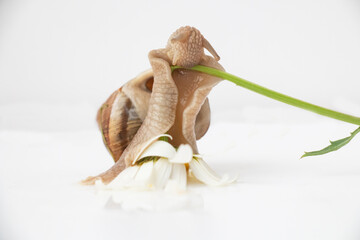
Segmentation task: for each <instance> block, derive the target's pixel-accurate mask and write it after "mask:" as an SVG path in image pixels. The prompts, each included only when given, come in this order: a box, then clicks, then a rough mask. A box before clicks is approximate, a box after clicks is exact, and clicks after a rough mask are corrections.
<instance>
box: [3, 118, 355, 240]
mask: <svg viewBox="0 0 360 240" xmlns="http://www.w3.org/2000/svg"><path fill="white" fill-rule="evenodd" d="M353 128H354V127H353V126H348V125H342V124H338V123H336V122H335V123H334V122H333V121H331V120H330V121H325V120H323V121H319V122H317V123H313V124H310V123H308V124H293V125H291V124H287V125H286V124H231V123H223V124H220V123H219V124H214V125H213V126H212V128H211V130H210V132H209V134H208V135H207V136H206V137H205V139H203V140H202V141H201V142H200V143H199V144H200V145H199V148H200V149H201V152H202V153H204V154H205V159H206V160H207V162H208V163H209V164H210V165H211V166H212V167H213V168H214V169H215V170H216V171H217V172H219V173H230V174H239V179H240V181H239V183H237V184H234V185H231V186H228V187H221V188H210V187H201V186H195V187H192V188H191V189H190V190H191V191H192V192H193V193H196V194H201V195H202V201H203V207H200V208H196V209H193V208H191V209H189V210H182V211H164V212H127V211H122V210H120V209H116V208H115V209H111V208H110V209H107V208H105V207H104V200H103V199H102V198H99V197H98V196H97V195H96V194H95V191H94V188H92V187H84V186H80V185H78V184H77V183H78V181H79V180H81V179H83V178H85V177H87V176H88V175H93V174H96V173H99V171H102V170H105V169H107V168H108V167H110V166H111V164H112V163H111V159H110V156H109V155H108V153H107V152H106V150H105V148H104V147H103V145H102V143H101V137H100V134H99V133H98V132H97V131H96V130H87V131H78V132H30V131H15V130H11V131H10V130H3V131H1V132H0V143H1V144H0V159H1V168H0V195H1V204H0V208H1V209H0V210H1V215H0V216H1V224H0V226H1V231H0V233H1V237H0V238H1V239H119V238H126V239H145V238H147V239H170V238H171V239H184V238H186V239H198V238H199V237H200V238H204V239H234V238H236V239H314V240H315V239H334V240H335V239H336V240H338V239H354V240H355V239H359V238H360V230H359V224H360V205H359V202H360V188H359V183H360V163H359V159H360V151H359V148H358V146H359V144H360V141H359V138H356V139H354V141H353V142H352V143H350V144H349V145H348V146H347V147H345V148H344V149H342V150H341V151H339V152H336V153H333V154H330V155H327V156H323V157H317V158H308V159H303V160H299V156H300V155H301V154H302V151H303V150H315V149H317V148H320V147H323V146H325V145H326V144H327V138H329V137H331V138H333V139H336V138H340V137H343V136H344V135H345V136H346V135H347V133H348V132H350V131H351V130H353Z"/></svg>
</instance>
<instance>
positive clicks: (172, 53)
mask: <svg viewBox="0 0 360 240" xmlns="http://www.w3.org/2000/svg"><path fill="white" fill-rule="evenodd" d="M204 48H205V49H206V50H208V51H209V52H210V53H211V54H212V55H213V57H214V58H215V60H216V61H219V60H220V57H219V55H218V54H217V53H216V51H215V50H214V48H213V47H212V46H211V45H210V43H209V42H208V41H207V40H206V39H205V38H204V37H203V35H202V34H201V33H200V31H199V30H197V29H196V28H194V27H189V26H186V27H181V28H179V29H178V30H176V31H175V32H174V33H173V34H172V35H171V36H170V38H169V41H168V44H167V47H166V49H167V50H168V52H167V55H168V56H169V58H170V59H171V64H172V65H178V66H181V67H186V68H190V67H193V66H195V65H197V64H199V63H200V61H201V59H202V58H203V56H204Z"/></svg>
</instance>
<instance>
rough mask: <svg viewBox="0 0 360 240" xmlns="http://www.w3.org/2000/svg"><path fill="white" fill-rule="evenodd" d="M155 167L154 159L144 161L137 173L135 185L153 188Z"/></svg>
mask: <svg viewBox="0 0 360 240" xmlns="http://www.w3.org/2000/svg"><path fill="white" fill-rule="evenodd" d="M153 168H154V162H153V161H149V162H145V163H143V164H142V165H141V166H140V168H139V170H138V172H137V173H136V176H135V179H134V185H133V186H134V187H139V188H141V189H143V188H146V189H147V188H153V184H154V183H153V182H154V181H153V180H154V179H153Z"/></svg>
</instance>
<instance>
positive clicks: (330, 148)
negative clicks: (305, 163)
mask: <svg viewBox="0 0 360 240" xmlns="http://www.w3.org/2000/svg"><path fill="white" fill-rule="evenodd" d="M359 132H360V127H359V128H357V129H356V130H355V131H354V132H352V133H351V135H350V136H349V137H346V138H342V139H339V140H336V141H333V142H332V141H330V145H329V146H327V147H326V148H323V149H321V150H319V151H313V152H305V154H304V155H302V156H301V158H303V157H309V156H316V155H323V154H326V153H329V152H333V151H336V150H338V149H340V148H342V147H343V146H345V145H346V144H348V143H349V142H350V141H351V139H353V138H354V137H355V135H356V134H358V133H359Z"/></svg>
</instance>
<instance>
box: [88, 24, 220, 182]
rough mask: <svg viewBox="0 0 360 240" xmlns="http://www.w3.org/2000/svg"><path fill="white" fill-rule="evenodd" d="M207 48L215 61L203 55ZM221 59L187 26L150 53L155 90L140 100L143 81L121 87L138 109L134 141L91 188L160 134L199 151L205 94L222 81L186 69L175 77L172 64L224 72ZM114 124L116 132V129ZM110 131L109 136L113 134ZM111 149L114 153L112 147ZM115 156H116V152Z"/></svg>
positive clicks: (206, 109) (204, 121) (206, 115)
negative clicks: (196, 66) (165, 43)
mask: <svg viewBox="0 0 360 240" xmlns="http://www.w3.org/2000/svg"><path fill="white" fill-rule="evenodd" d="M204 48H206V49H207V50H208V51H209V52H210V53H211V54H212V55H213V56H214V58H213V57H210V56H207V55H205V54H204ZM219 59H220V58H219V56H218V55H217V53H216V52H215V50H214V49H213V48H212V47H211V45H210V44H209V42H208V41H207V40H206V39H205V38H204V37H203V36H202V35H201V33H200V32H199V31H198V30H197V29H195V28H192V27H188V26H187V27H181V28H179V29H178V30H177V31H176V32H174V33H173V34H172V35H171V36H170V39H169V41H168V44H167V46H166V48H164V49H158V50H153V51H151V52H150V53H149V60H150V64H151V66H152V70H153V77H154V78H153V86H152V92H151V93H149V92H148V93H147V94H145V95H143V96H141V97H139V98H138V96H139V94H140V93H141V92H139V88H140V89H142V88H143V86H145V85H144V84H143V83H141V84H140V85H137V84H135V83H136V82H135V81H130V82H129V83H127V84H126V85H124V87H123V88H122V90H123V92H124V95H126V97H127V98H129V99H130V100H131V101H130V102H131V104H129V103H128V104H129V105H131V106H130V108H129V109H131V107H133V108H134V109H136V110H137V111H138V114H137V116H138V119H139V120H140V121H141V125H140V126H139V125H138V126H137V127H138V129H137V131H136V133H135V135H134V136H132V138H131V141H130V142H129V143H127V142H126V144H128V145H127V147H126V148H125V149H124V150H123V149H121V153H120V154H118V155H116V156H120V157H119V159H118V160H117V161H116V160H115V161H116V163H115V164H114V165H113V167H112V168H110V169H109V170H107V171H106V172H104V173H102V174H100V175H98V176H97V177H89V178H88V179H86V180H84V181H83V183H84V184H93V183H94V182H95V181H96V180H97V179H101V180H102V181H103V182H104V183H109V182H110V181H112V179H114V178H115V177H116V176H117V175H118V174H119V173H120V172H121V171H122V170H123V169H124V168H126V167H128V166H130V165H131V164H132V162H133V161H134V159H136V158H137V156H138V155H139V153H140V151H142V150H143V149H144V146H145V144H147V142H148V141H149V140H150V139H153V138H154V137H156V136H158V135H160V134H164V133H168V134H170V135H171V136H173V140H172V142H171V144H173V145H174V146H179V145H180V144H190V146H191V147H192V148H193V151H194V153H198V150H197V145H196V139H199V138H200V137H201V136H203V135H204V134H205V133H206V131H207V129H208V127H209V124H210V108H209V103H208V100H207V95H208V94H209V92H210V90H211V89H212V87H214V86H215V85H216V84H217V83H218V82H220V81H221V79H219V78H216V77H213V76H209V75H207V74H204V73H199V72H196V71H191V70H185V69H177V70H175V71H174V72H173V73H172V72H171V68H170V66H171V65H178V66H181V67H192V66H194V65H198V64H201V65H204V66H208V67H213V68H217V69H220V70H224V69H223V67H222V66H221V65H220V64H219V63H218V62H217V61H218V60H219ZM140 82H141V81H140ZM136 89H137V90H136ZM143 90H144V89H143ZM145 90H146V89H145ZM136 91H138V92H136ZM113 99H114V100H113ZM115 99H116V97H115V96H111V97H110V98H109V99H108V101H110V102H111V101H112V102H113V103H114V101H115ZM124 102H126V101H125V100H124V101H123V102H122V104H124ZM146 103H148V104H146ZM112 108H114V110H116V109H117V111H118V113H117V114H118V116H119V112H120V113H122V112H121V111H120V110H119V109H118V107H114V106H113V107H112ZM102 112H103V113H102V114H100V115H101V116H102V115H104V114H105V113H107V114H108V112H106V111H104V110H103V111H102ZM144 113H145V114H144ZM122 114H123V116H125V115H126V114H124V113H122ZM110 115H111V114H110ZM120 115H121V114H120ZM98 116H99V114H98ZM119 118H120V117H119ZM98 122H99V117H98ZM105 122H106V121H105ZM107 122H109V121H107ZM117 122H121V120H119V119H118V120H117ZM123 122H124V121H123ZM99 125H100V124H99ZM111 126H112V127H113V128H114V129H116V127H115V126H113V125H111ZM116 130H117V131H118V130H119V129H116ZM107 131H108V132H109V130H107ZM102 132H103V135H104V141H105V144H107V142H106V139H109V137H107V138H106V137H105V134H104V132H106V131H104V128H102ZM115 135H116V134H115ZM121 146H122V147H124V146H123V145H121ZM107 147H108V149H110V147H109V146H107ZM110 152H111V151H110ZM112 155H113V157H114V158H115V156H114V154H112Z"/></svg>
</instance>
